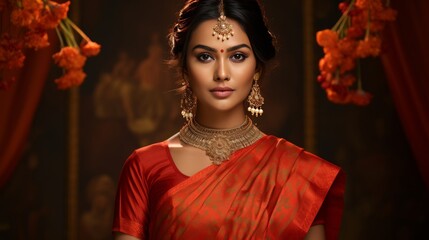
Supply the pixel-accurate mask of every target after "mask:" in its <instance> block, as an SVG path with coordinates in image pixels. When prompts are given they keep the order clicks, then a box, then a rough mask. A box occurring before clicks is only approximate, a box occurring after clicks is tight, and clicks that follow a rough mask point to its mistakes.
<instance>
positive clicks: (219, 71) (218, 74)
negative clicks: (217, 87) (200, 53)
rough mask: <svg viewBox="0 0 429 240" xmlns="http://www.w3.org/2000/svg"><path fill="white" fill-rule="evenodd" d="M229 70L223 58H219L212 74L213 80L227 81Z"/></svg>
mask: <svg viewBox="0 0 429 240" xmlns="http://www.w3.org/2000/svg"><path fill="white" fill-rule="evenodd" d="M229 79H230V76H229V70H228V66H227V63H226V62H225V60H223V59H221V60H219V61H218V64H217V66H216V70H215V74H214V80H215V81H229Z"/></svg>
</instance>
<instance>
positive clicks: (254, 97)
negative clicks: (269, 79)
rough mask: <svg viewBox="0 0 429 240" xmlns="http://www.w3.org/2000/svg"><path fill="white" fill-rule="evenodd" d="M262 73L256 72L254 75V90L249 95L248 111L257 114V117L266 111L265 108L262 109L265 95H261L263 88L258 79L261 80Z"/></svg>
mask: <svg viewBox="0 0 429 240" xmlns="http://www.w3.org/2000/svg"><path fill="white" fill-rule="evenodd" d="M259 77H260V74H259V73H255V76H254V77H253V80H254V82H253V86H252V91H251V92H250V94H249V97H248V98H247V102H248V103H249V107H248V108H247V111H249V112H251V113H252V116H253V115H255V116H256V117H259V116H261V115H262V113H264V110H262V105H263V104H264V97H262V95H261V89H260V88H259V84H258V80H259Z"/></svg>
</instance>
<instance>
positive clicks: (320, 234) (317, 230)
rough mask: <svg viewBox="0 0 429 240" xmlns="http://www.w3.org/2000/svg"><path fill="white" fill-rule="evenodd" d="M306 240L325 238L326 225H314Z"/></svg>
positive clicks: (323, 239)
mask: <svg viewBox="0 0 429 240" xmlns="http://www.w3.org/2000/svg"><path fill="white" fill-rule="evenodd" d="M304 240H325V227H324V226H323V225H315V226H312V227H311V228H310V230H309V231H308V233H307V236H305V239H304Z"/></svg>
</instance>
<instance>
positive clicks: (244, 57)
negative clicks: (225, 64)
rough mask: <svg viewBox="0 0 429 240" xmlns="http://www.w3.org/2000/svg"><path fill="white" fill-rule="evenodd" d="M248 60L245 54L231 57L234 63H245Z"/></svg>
mask: <svg viewBox="0 0 429 240" xmlns="http://www.w3.org/2000/svg"><path fill="white" fill-rule="evenodd" d="M246 58H247V56H246V55H244V54H243V53H236V54H234V55H232V56H231V59H232V61H234V62H243V61H244V60H245V59H246Z"/></svg>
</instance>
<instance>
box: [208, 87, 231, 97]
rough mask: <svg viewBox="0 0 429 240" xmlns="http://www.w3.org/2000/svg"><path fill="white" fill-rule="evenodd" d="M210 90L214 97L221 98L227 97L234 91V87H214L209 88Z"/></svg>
mask: <svg viewBox="0 0 429 240" xmlns="http://www.w3.org/2000/svg"><path fill="white" fill-rule="evenodd" d="M210 92H211V93H212V94H213V96H214V97H216V98H219V99H223V98H227V97H229V96H230V95H231V94H232V93H233V92H234V89H232V88H229V87H215V88H212V89H210Z"/></svg>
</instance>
